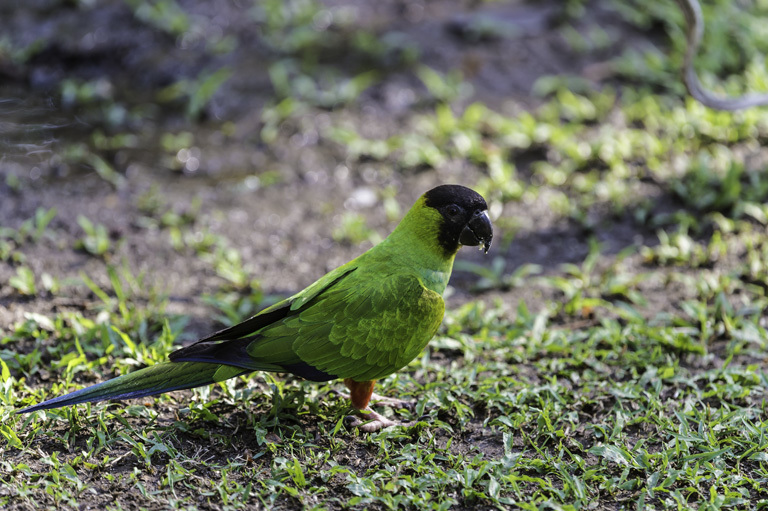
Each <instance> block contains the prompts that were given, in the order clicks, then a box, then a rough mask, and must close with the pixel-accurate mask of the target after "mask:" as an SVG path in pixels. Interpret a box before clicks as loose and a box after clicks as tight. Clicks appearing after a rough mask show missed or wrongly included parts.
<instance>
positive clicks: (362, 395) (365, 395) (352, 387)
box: [344, 378, 376, 410]
mask: <svg viewBox="0 0 768 511" xmlns="http://www.w3.org/2000/svg"><path fill="white" fill-rule="evenodd" d="M344 385H346V386H347V388H348V389H349V400H350V401H352V406H354V407H355V408H357V409H358V410H365V409H366V408H368V403H370V402H371V396H372V395H373V386H374V385H376V380H371V381H355V380H353V379H352V378H345V379H344Z"/></svg>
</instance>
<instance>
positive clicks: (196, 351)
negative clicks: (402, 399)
mask: <svg viewBox="0 0 768 511" xmlns="http://www.w3.org/2000/svg"><path fill="white" fill-rule="evenodd" d="M492 238H493V229H492V226H491V221H490V219H489V218H488V213H487V205H486V203H485V200H484V199H483V198H482V197H481V196H480V195H479V194H478V193H476V192H475V191H473V190H471V189H469V188H466V187H464V186H460V185H442V186H438V187H436V188H433V189H432V190H429V191H428V192H427V193H425V194H424V195H422V196H421V197H420V198H419V199H418V200H417V201H416V203H415V204H414V205H413V207H411V209H410V210H409V211H408V213H407V214H406V215H405V217H404V218H403V220H402V221H401V222H400V223H399V224H398V226H397V227H396V228H395V230H394V231H392V233H391V234H390V235H389V236H388V237H387V238H386V239H385V240H384V241H382V242H381V243H379V244H378V245H376V246H374V247H373V248H371V249H370V250H368V251H367V252H365V253H364V254H362V255H360V256H359V257H357V258H355V259H353V260H352V261H350V262H348V263H347V264H345V265H343V266H340V267H338V268H336V269H335V270H332V271H331V272H329V273H327V274H326V275H324V276H323V277H321V278H320V279H319V280H317V281H316V282H315V283H313V284H311V285H310V286H309V287H307V288H305V289H304V290H302V291H300V292H298V293H296V294H295V295H293V296H291V297H290V298H287V299H285V300H283V301H281V302H279V303H276V304H274V305H272V306H270V307H268V308H266V309H264V310H262V311H261V312H259V313H258V314H256V315H255V316H253V317H251V318H250V319H247V320H245V321H243V322H242V323H239V324H237V325H234V326H232V327H229V328H226V329H224V330H221V331H219V332H216V333H215V334H213V335H210V336H209V337H206V338H204V339H202V340H200V341H198V342H196V343H194V344H192V345H190V346H187V347H185V348H181V349H179V350H177V351H175V352H173V353H171V354H170V357H169V358H170V361H168V362H164V363H160V364H156V365H153V366H149V367H146V368H144V369H140V370H138V371H135V372H132V373H129V374H125V375H122V376H119V377H117V378H114V379H111V380H108V381H106V382H103V383H99V384H96V385H93V386H91V387H87V388H85V389H81V390H78V391H75V392H72V393H70V394H67V395H64V396H61V397H57V398H54V399H50V400H48V401H45V402H43V403H40V404H37V405H35V406H31V407H29V408H25V409H23V410H21V411H20V412H19V413H26V412H33V411H36V410H44V409H48V408H58V407H61V406H67V405H74V404H78V403H86V402H95V401H102V400H106V399H130V398H139V397H144V396H150V395H154V394H160V393H163V392H169V391H171V390H179V389H188V388H193V387H199V386H202V385H208V384H210V383H215V382H219V381H223V380H226V379H229V378H233V377H235V376H239V375H242V374H247V373H250V372H253V371H272V372H288V373H293V374H295V375H297V376H301V377H302V378H305V379H308V380H313V381H329V380H334V379H339V378H340V379H343V380H344V383H345V385H346V386H347V387H348V388H349V390H350V400H351V403H352V406H353V407H354V408H355V409H356V410H357V411H358V415H360V416H361V417H364V418H365V419H366V420H369V422H367V423H365V424H364V425H363V426H362V429H364V430H366V431H375V430H377V429H380V428H382V427H386V426H390V425H393V424H396V423H395V422H393V421H391V420H389V419H386V418H385V417H383V416H381V415H379V414H377V413H375V412H373V411H372V410H370V408H369V407H368V404H369V401H370V399H371V395H372V393H373V387H374V383H375V381H376V380H379V379H381V378H384V377H385V376H388V375H390V374H392V373H394V372H396V371H398V370H399V369H401V368H403V367H405V366H406V365H407V364H408V363H409V362H410V361H411V360H413V359H414V358H415V357H416V356H417V355H418V354H419V353H420V352H421V351H422V350H423V349H424V347H425V346H426V345H427V343H428V342H429V340H430V339H431V338H432V336H434V335H435V332H437V329H438V327H439V326H440V323H441V322H442V320H443V313H444V312H445V304H444V302H443V298H442V294H443V292H444V291H445V288H446V285H447V284H448V279H449V277H450V275H451V270H452V268H453V261H454V258H455V256H456V253H457V252H458V250H459V248H460V247H461V246H462V245H469V246H478V245H481V248H483V249H484V250H485V252H486V253H487V252H488V249H489V248H490V245H491V240H492ZM358 424H360V422H359V421H358Z"/></svg>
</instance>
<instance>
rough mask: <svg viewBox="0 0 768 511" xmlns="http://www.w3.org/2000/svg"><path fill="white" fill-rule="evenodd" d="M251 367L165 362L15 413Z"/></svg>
mask: <svg viewBox="0 0 768 511" xmlns="http://www.w3.org/2000/svg"><path fill="white" fill-rule="evenodd" d="M251 371H252V370H250V369H243V368H241V367H233V366H228V365H222V364H210V363H205V362H165V363H162V364H156V365H153V366H149V367H145V368H144V369H140V370H138V371H134V372H132V373H129V374H124V375H122V376H118V377H117V378H113V379H111V380H107V381H105V382H102V383H98V384H96V385H92V386H90V387H86V388H84V389H80V390H77V391H75V392H72V393H70V394H66V395H64V396H60V397H56V398H53V399H49V400H48V401H44V402H42V403H40V404H37V405H34V406H30V407H29V408H24V409H23V410H19V411H18V412H16V413H29V412H34V411H37V410H47V409H49V408H59V407H61V406H69V405H76V404H78V403H94V402H97V401H104V400H106V399H133V398H138V397H144V396H152V395H154V394H162V393H163V392H170V391H172V390H181V389H191V388H193V387H201V386H203V385H208V384H210V383H215V382H219V381H223V380H227V379H229V378H234V377H235V376H239V375H241V374H245V373H249V372H251Z"/></svg>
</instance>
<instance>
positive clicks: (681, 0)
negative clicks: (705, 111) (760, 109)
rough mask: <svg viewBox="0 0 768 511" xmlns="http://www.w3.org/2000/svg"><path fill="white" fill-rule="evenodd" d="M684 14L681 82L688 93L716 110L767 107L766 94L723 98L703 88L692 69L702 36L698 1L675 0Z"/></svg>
mask: <svg viewBox="0 0 768 511" xmlns="http://www.w3.org/2000/svg"><path fill="white" fill-rule="evenodd" d="M677 3H678V4H679V5H680V8H681V9H682V10H683V13H684V14H685V20H686V23H687V25H688V33H687V34H686V36H687V41H688V49H687V50H686V52H685V68H684V70H683V81H684V82H685V87H686V88H687V89H688V93H689V94H690V95H691V96H693V98H694V99H696V100H697V101H699V102H700V103H702V104H704V105H706V106H708V107H710V108H715V109H717V110H742V109H744V108H751V107H753V106H763V105H768V94H747V95H744V96H739V97H735V98H734V97H725V96H718V95H716V94H713V93H712V92H711V91H709V90H707V89H705V88H704V86H703V85H701V82H700V81H699V76H698V75H697V74H696V70H695V69H694V68H693V59H694V57H695V56H696V53H697V52H698V50H699V45H700V44H701V37H702V35H703V34H704V17H703V15H702V13H701V6H700V5H699V2H698V0H677Z"/></svg>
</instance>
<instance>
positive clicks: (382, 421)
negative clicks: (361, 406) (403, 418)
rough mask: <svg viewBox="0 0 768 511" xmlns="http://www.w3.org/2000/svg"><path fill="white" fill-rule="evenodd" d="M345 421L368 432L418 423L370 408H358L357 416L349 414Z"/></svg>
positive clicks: (351, 426) (350, 425)
mask: <svg viewBox="0 0 768 511" xmlns="http://www.w3.org/2000/svg"><path fill="white" fill-rule="evenodd" d="M345 423H346V425H347V426H348V427H350V428H360V431H365V432H366V433H373V432H374V431H379V430H381V429H384V428H389V427H392V426H405V427H409V426H413V425H414V424H416V422H400V421H393V420H391V419H387V418H386V417H384V416H383V415H381V414H380V413H376V412H374V411H373V410H371V409H370V408H366V409H365V410H358V411H357V417H355V416H353V415H349V416H347V418H346V420H345Z"/></svg>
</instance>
